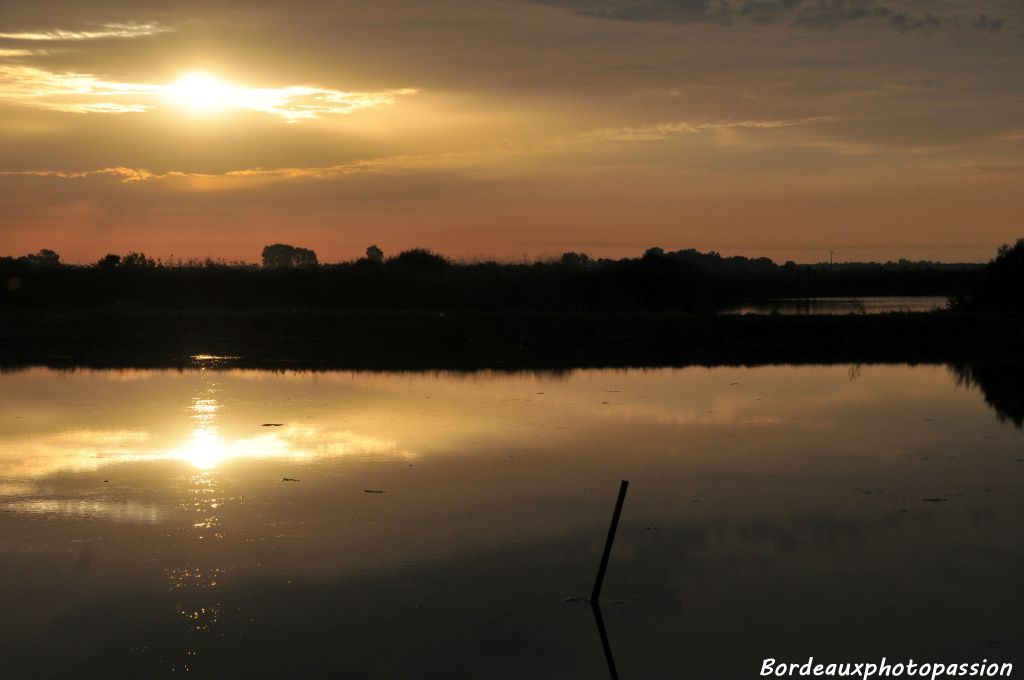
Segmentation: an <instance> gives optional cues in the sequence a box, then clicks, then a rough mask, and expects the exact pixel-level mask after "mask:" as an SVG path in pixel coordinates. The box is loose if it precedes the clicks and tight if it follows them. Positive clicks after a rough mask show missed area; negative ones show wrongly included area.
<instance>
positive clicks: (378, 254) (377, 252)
mask: <svg viewBox="0 0 1024 680" xmlns="http://www.w3.org/2000/svg"><path fill="white" fill-rule="evenodd" d="M366 259H367V261H369V262H372V263H373V264H380V263H381V262H383V261H384V251H383V250H381V249H380V248H378V247H377V246H375V245H374V246H370V247H369V248H367V249H366Z"/></svg>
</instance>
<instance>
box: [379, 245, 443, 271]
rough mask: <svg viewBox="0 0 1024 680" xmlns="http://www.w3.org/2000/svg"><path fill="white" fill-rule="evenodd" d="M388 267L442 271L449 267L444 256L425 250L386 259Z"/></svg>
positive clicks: (415, 249) (416, 249)
mask: <svg viewBox="0 0 1024 680" xmlns="http://www.w3.org/2000/svg"><path fill="white" fill-rule="evenodd" d="M387 263H388V265H391V266H398V267H408V268H410V269H443V268H445V267H448V266H450V265H451V263H450V262H449V261H448V259H447V258H446V257H445V256H444V255H439V254H437V253H435V252H434V251H432V250H427V249H426V248H413V249H412V250H405V251H402V252H401V253H399V254H398V255H395V256H394V257H390V258H388V262H387Z"/></svg>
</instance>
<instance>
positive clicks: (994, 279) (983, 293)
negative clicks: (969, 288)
mask: <svg viewBox="0 0 1024 680" xmlns="http://www.w3.org/2000/svg"><path fill="white" fill-rule="evenodd" d="M973 306H974V307H976V308H979V309H991V310H997V309H998V310H1005V311H1010V310H1014V311H1021V310H1024V238H1022V239H1018V240H1017V242H1016V243H1015V244H1013V245H1012V246H1010V245H1006V244H1004V245H1002V246H1000V248H999V254H998V255H996V258H995V259H994V260H992V261H991V262H989V264H988V267H986V268H985V280H984V282H983V283H982V284H981V287H980V288H979V289H978V291H977V293H976V295H975V296H974V304H973Z"/></svg>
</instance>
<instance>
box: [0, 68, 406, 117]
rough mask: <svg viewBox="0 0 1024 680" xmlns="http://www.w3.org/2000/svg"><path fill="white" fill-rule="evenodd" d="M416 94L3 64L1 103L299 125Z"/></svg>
mask: <svg viewBox="0 0 1024 680" xmlns="http://www.w3.org/2000/svg"><path fill="white" fill-rule="evenodd" d="M415 92H416V90H414V89H408V88H407V89H399V90H385V91H380V92H351V91H343V90H335V89H329V88H322V87H313V86H308V85H292V86H287V87H279V88H251V87H244V86H240V85H234V84H231V83H226V82H222V81H219V80H217V79H215V78H213V77H211V76H205V75H202V74H198V75H197V74H192V75H190V76H186V77H184V78H182V79H181V80H179V81H177V82H174V83H165V84H153V83H126V82H119V81H113V80H105V79H103V78H100V77H98V76H95V75H93V74H90V73H75V72H66V71H65V72H54V71H47V70H44V69H41V68H36V67H33V66H23V65H14V64H0V100H6V101H9V102H14V103H18V104H22V105H26V106H33V107H37V108H43V109H49V110H52V111H65V112H71V113H107V114H111V113H141V112H144V111H149V110H152V109H156V108H167V107H174V106H178V107H184V108H186V109H203V110H206V109H209V110H232V109H235V110H248V111H259V112H262V113H266V114H269V115H272V116H276V117H278V118H282V119H284V120H286V121H289V122H293V121H297V120H305V119H311V118H320V117H323V116H329V115H347V114H351V113H354V112H356V111H359V110H361V109H366V108H374V107H380V106H389V105H392V104H394V103H395V101H396V99H397V98H398V97H401V96H406V95H411V94H414V93H415Z"/></svg>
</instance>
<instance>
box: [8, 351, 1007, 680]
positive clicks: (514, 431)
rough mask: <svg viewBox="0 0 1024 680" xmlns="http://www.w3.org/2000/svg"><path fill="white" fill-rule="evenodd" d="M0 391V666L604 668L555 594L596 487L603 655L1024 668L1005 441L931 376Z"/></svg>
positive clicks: (799, 371) (322, 379) (211, 384)
mask: <svg viewBox="0 0 1024 680" xmlns="http://www.w3.org/2000/svg"><path fill="white" fill-rule="evenodd" d="M0 402H2V404H0V405H2V408H0V425H2V428H0V575H2V580H0V602H2V603H3V609H4V612H5V614H4V616H3V617H2V622H0V663H2V668H3V669H4V671H5V675H4V677H14V678H21V677H25V678H36V677H102V678H109V677H131V678H142V677H147V678H148V677H162V676H171V677H177V676H179V675H180V674H182V673H186V672H187V673H188V674H189V675H190V676H194V677H343V678H600V677H608V668H607V666H606V661H605V656H604V653H603V651H602V647H601V643H600V639H599V637H598V634H597V629H596V628H595V622H594V618H593V615H592V612H591V610H590V608H589V607H588V606H586V605H585V604H578V603H574V602H572V601H567V600H571V599H573V598H578V597H580V596H586V595H588V594H589V591H590V588H591V585H592V580H593V577H594V573H595V571H596V566H597V562H598V558H599V556H600V552H601V548H602V546H603V541H604V537H605V533H606V531H607V526H608V521H609V518H610V513H611V509H612V505H613V503H614V499H615V493H616V491H617V488H618V484H619V480H620V479H628V480H630V483H631V484H630V491H629V496H628V497H627V500H626V505H625V511H624V513H623V518H622V524H621V525H620V527H619V534H618V539H617V542H616V544H615V549H614V552H613V555H612V560H611V565H610V567H609V571H608V577H607V580H606V582H605V587H604V597H603V608H602V610H603V614H604V622H605V624H606V626H607V630H608V636H609V642H610V646H611V649H612V652H613V653H614V660H615V663H616V665H617V667H618V672H619V674H620V677H623V678H752V677H757V674H758V671H759V669H760V663H761V659H762V658H766V657H775V658H779V659H786V660H798V661H804V660H806V658H807V657H808V656H810V655H814V656H815V657H816V658H822V659H831V660H835V661H877V660H878V659H880V658H881V657H882V656H887V657H889V658H890V659H893V658H907V657H914V658H915V659H943V660H950V661H957V662H960V661H980V660H981V659H983V658H988V659H995V660H1003V661H1016V662H1024V658H1022V655H1021V652H1022V650H1024V621H1022V619H1021V616H1020V611H1019V607H1020V602H1021V601H1024V579H1022V578H1021V565H1022V563H1024V562H1022V558H1024V534H1022V532H1021V526H1022V525H1024V493H1022V492H1024V462H1022V459H1024V446H1022V444H1024V436H1022V432H1021V431H1020V430H1019V429H1017V428H1016V427H1015V426H1014V425H1013V424H1012V423H1011V422H1005V421H1000V420H999V419H998V418H997V415H996V413H995V412H994V411H992V410H990V408H989V407H988V406H987V405H986V403H985V401H984V399H983V397H982V395H981V393H980V392H979V391H977V390H976V389H975V388H973V387H969V386H965V385H963V384H960V383H958V381H957V380H956V378H955V375H954V374H953V373H952V372H951V371H950V370H948V369H947V368H945V367H941V366H917V367H908V366H865V367H849V366H825V367H814V366H796V367H794V366H780V367H761V368H714V369H706V368H687V369H666V370H587V371H576V372H571V373H565V374H499V373H476V374H450V373H443V374H422V373H421V374H411V373H406V374H385V373H340V372H327V373H302V372H278V373H274V372H265V371H248V370H216V369H214V368H213V367H210V368H196V369H195V370H184V371H178V370H167V371H136V370H132V371H88V370H81V371H74V372H57V371H53V370H48V369H28V370H23V371H17V372H10V373H6V374H3V375H0ZM926 499H927V500H926ZM940 499H941V500H940Z"/></svg>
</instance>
